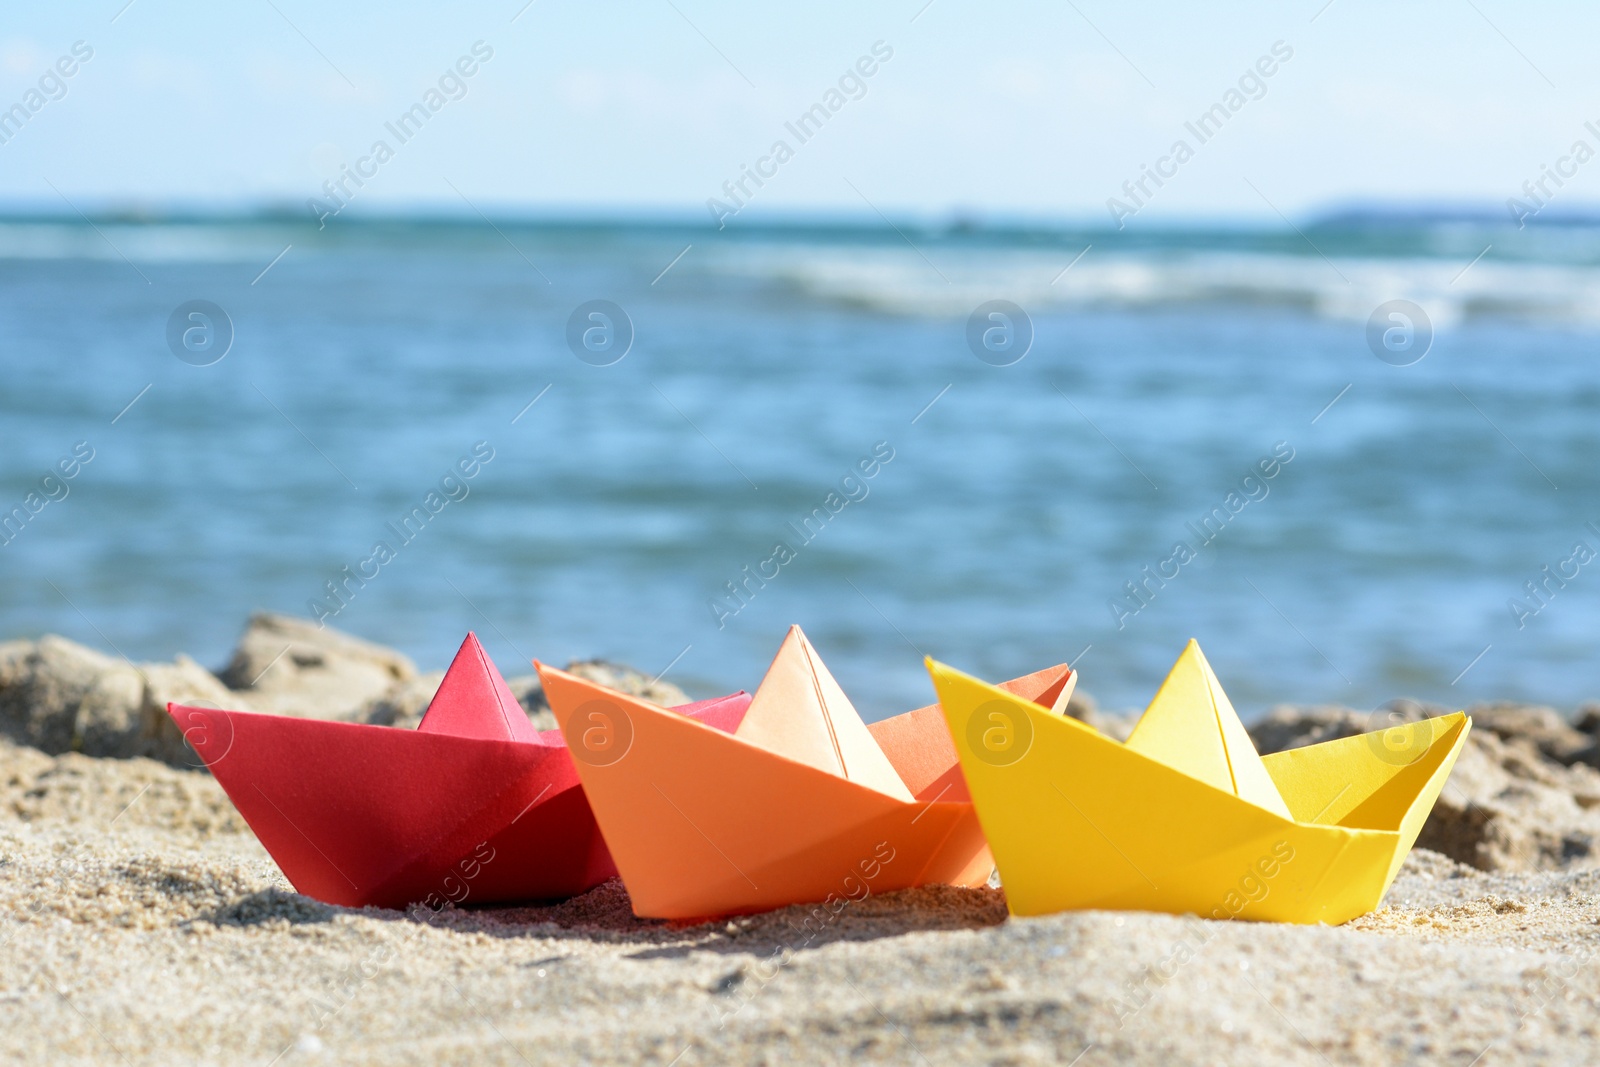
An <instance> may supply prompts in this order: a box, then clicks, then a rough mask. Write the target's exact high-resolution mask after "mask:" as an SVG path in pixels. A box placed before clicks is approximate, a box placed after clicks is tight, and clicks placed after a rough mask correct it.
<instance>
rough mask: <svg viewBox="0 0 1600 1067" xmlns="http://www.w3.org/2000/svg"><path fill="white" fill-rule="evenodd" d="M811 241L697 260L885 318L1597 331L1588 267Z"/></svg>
mask: <svg viewBox="0 0 1600 1067" xmlns="http://www.w3.org/2000/svg"><path fill="white" fill-rule="evenodd" d="M1074 255H1075V253H1072V252H1070V251H1054V250H1052V251H1048V252H1046V251H1041V250H1031V249H1030V250H995V249H981V250H974V249H960V250H952V249H948V248H945V249H930V250H928V251H926V252H922V251H918V250H917V249H914V248H911V247H907V248H905V249H903V250H901V249H893V248H859V247H855V248H844V247H839V248H819V247H816V246H809V247H808V246H803V245H798V244H796V245H785V246H781V247H767V248H743V249H732V250H728V252H726V253H725V254H723V255H722V256H720V257H717V258H716V259H715V260H712V261H710V262H708V263H707V264H706V265H704V268H703V269H707V270H711V271H714V272H721V271H726V272H729V273H736V274H739V275H741V276H744V277H746V278H758V279H759V278H764V279H766V280H768V281H769V282H771V283H772V284H774V285H776V286H780V287H783V288H786V289H788V290H789V291H791V292H792V293H794V294H795V295H797V296H799V297H802V298H806V299H812V300H818V301H822V302H826V303H833V304H839V305H845V306H851V307H858V308H862V309H866V310H871V311H877V312H883V313H887V314H893V315H905V316H920V317H933V318H950V317H961V316H965V315H967V314H970V313H971V311H972V309H973V308H974V307H976V306H977V305H978V304H980V303H982V302H984V301H986V300H993V299H1006V300H1011V301H1013V302H1015V303H1017V304H1019V305H1021V306H1022V307H1023V308H1025V309H1028V310H1030V311H1034V312H1040V311H1052V310H1060V311H1075V310H1086V309H1107V308H1161V307H1173V306H1183V305H1188V306H1193V305H1212V306H1218V307H1228V306H1255V307H1262V306H1266V307H1282V308H1289V309H1299V310H1301V311H1303V312H1305V313H1307V314H1310V315H1314V316H1317V317H1321V318H1328V319H1335V320H1341V321H1365V320H1366V319H1367V318H1368V317H1369V316H1370V315H1371V314H1372V311H1373V309H1374V308H1375V307H1377V306H1378V305H1379V304H1381V303H1383V302H1385V301H1388V300H1394V299H1406V300H1411V301H1414V302H1415V303H1417V304H1418V305H1420V306H1421V307H1422V308H1423V309H1424V310H1425V311H1426V312H1427V313H1428V315H1429V317H1430V319H1431V320H1432V322H1433V324H1434V326H1435V327H1436V328H1442V329H1447V328H1449V327H1451V326H1454V325H1457V324H1459V323H1461V322H1464V321H1467V320H1472V319H1482V318H1512V319H1527V320H1537V321H1541V322H1545V323H1550V324H1556V325H1563V326H1569V327H1574V328H1579V329H1585V330H1589V329H1596V328H1600V267H1593V266H1587V265H1583V266H1579V265H1565V264H1556V263H1529V262H1515V261H1491V260H1483V261H1479V262H1469V261H1454V260H1444V259H1438V258H1422V257H1415V258H1379V257H1334V258H1327V259H1324V258H1322V257H1319V256H1315V255H1311V256H1300V255H1286V254H1280V253H1258V252H1240V251H1189V250H1185V251H1171V250H1142V251H1139V252H1131V253H1130V252H1101V251H1100V250H1098V249H1095V248H1093V247H1090V248H1089V250H1088V251H1087V252H1086V253H1084V254H1083V255H1082V258H1080V259H1077V260H1076V261H1074Z"/></svg>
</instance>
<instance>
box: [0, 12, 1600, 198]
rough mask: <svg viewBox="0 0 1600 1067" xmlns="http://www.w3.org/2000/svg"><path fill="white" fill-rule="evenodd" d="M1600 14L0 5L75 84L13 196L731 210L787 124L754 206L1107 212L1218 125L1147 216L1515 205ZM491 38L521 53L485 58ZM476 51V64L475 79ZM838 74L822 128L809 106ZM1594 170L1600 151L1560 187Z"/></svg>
mask: <svg viewBox="0 0 1600 1067" xmlns="http://www.w3.org/2000/svg"><path fill="white" fill-rule="evenodd" d="M125 5H126V6H125ZM1597 31H1600V11H1597V10H1596V8H1594V7H1593V6H1592V5H1578V4H1570V5H1558V4H1542V5H1536V4H1526V3H1522V4H1514V3H1511V2H1509V0H1454V2H1441V3H1419V4H1407V5H1404V6H1403V7H1398V6H1397V5H1390V4H1380V3H1376V2H1372V0H1367V2H1361V0H1333V2H1332V3H1325V2H1324V0H1308V2H1293V3H1272V4H1268V3H1240V4H1229V5H1190V4H1176V3H1154V2H1152V3H1140V4H1113V3H1110V2H1108V0H1065V2H1063V3H1059V4H1048V5H1047V4H1043V3H1025V2H1009V0H1001V2H991V3H985V4H974V3H970V2H967V3H963V2H959V0H932V3H927V0H893V2H887V3H874V4H859V3H845V2H832V0H823V2H815V3H807V4H803V5H801V4H795V5H760V4H748V3H726V2H720V0H622V2H616V3H604V4H581V3H576V2H572V0H535V2H533V3H532V4H527V3H526V0H496V2H492V3H491V2H463V3H451V4H423V3H409V2H398V3H386V4H378V3H371V2H363V0H351V2H349V3H342V4H327V3H312V2H310V0H239V2H237V3H231V4H227V5H194V4H188V5H180V4H176V3H173V2H172V0H133V2H132V3H131V4H126V0H103V2H95V3H92V4H59V5H57V4H52V5H29V6H28V7H27V8H26V9H24V10H16V9H15V8H13V9H12V10H8V12H7V14H6V16H5V20H4V23H3V26H0V109H5V108H10V107H11V106H12V105H13V104H17V103H23V104H24V105H26V103H27V102H28V100H29V97H28V94H29V91H30V90H32V89H35V88H37V87H38V85H39V83H40V79H41V78H45V79H46V80H47V82H49V84H47V89H49V90H50V92H51V93H53V94H57V95H59V98H58V99H47V100H46V101H45V102H44V103H43V104H42V106H40V107H39V108H38V110H37V112H35V113H32V114H30V116H29V117H28V119H27V121H26V123H25V124H23V125H22V128H21V129H20V131H18V132H16V133H15V134H14V135H13V136H11V138H10V140H8V141H6V142H5V143H4V144H0V208H5V207H9V208H12V209H19V208H20V209H36V210H48V211H57V212H59V211H64V210H67V208H68V206H69V205H70V207H72V208H77V209H85V210H95V209H103V208H105V207H108V206H117V207H125V206H141V205H142V206H157V207H163V208H166V209H179V210H182V209H194V210H218V209H230V208H237V207H255V206H259V205H262V204H264V203H270V204H278V205H288V206H292V207H294V208H295V209H297V210H298V209H305V210H308V211H309V210H310V206H309V205H308V203H307V202H308V201H309V200H310V199H311V198H313V197H319V196H325V194H324V193H323V183H324V182H325V181H327V180H330V179H337V178H338V176H339V174H340V168H341V166H342V165H351V166H354V165H356V164H357V163H358V162H359V161H360V160H362V159H363V158H368V157H370V154H371V150H372V148H373V146H374V143H375V142H377V141H379V140H383V141H384V142H385V143H386V144H387V145H388V147H389V149H391V150H392V152H393V155H392V158H387V159H385V160H384V161H383V162H382V163H381V164H380V163H375V162H368V163H366V164H363V167H364V169H365V170H367V171H368V173H369V174H370V175H371V176H370V178H368V179H366V180H365V183H364V185H363V186H362V187H361V188H360V189H359V191H358V192H357V194H356V195H355V196H354V198H353V199H352V201H351V205H352V210H353V211H362V212H369V211H370V212H398V211H406V210H414V209H426V210H430V211H448V212H471V211H491V212H517V213H532V214H550V213H554V214H562V213H584V214H589V213H600V214H616V213H634V212H640V213H673V214H679V213H681V214H684V215H687V216H690V217H693V216H695V215H697V214H699V213H705V214H706V215H708V216H709V214H710V212H711V210H712V207H714V205H711V206H708V201H709V200H712V199H719V200H721V202H722V203H723V204H725V205H727V204H730V198H729V197H728V195H727V194H726V193H725V192H724V189H723V186H724V183H725V182H728V181H730V180H737V179H738V178H739V177H740V176H741V173H742V168H744V167H748V166H756V165H757V164H758V163H759V162H760V161H761V160H762V159H763V158H766V159H769V160H770V159H771V150H772V148H773V146H774V143H775V142H776V141H779V140H783V141H785V142H786V144H787V145H788V147H789V148H790V150H791V151H792V153H793V154H792V157H786V158H785V159H784V160H783V162H782V163H781V164H778V163H775V162H765V163H760V165H761V167H762V168H763V169H764V170H766V171H767V172H768V174H769V175H770V177H769V178H767V179H765V180H764V184H763V185H762V186H761V187H759V188H757V187H756V186H754V185H753V184H752V183H751V182H750V181H749V179H746V191H747V192H748V193H749V194H750V195H749V196H747V197H745V196H741V199H744V200H746V201H747V207H746V208H745V210H742V211H741V212H740V213H739V215H738V216H737V217H736V218H734V219H733V220H732V221H731V222H730V223H729V224H730V225H738V224H740V223H742V222H747V221H749V220H752V219H759V218H761V217H765V216H778V215H783V214H788V213H799V212H819V211H820V212H828V213H833V214H845V215H863V216H871V215H875V214H877V213H883V214H885V215H888V216H925V217H941V216H945V217H948V216H956V215H959V216H973V217H977V218H984V217H993V218H1002V217H1026V218H1043V219H1060V220H1071V221H1079V220H1082V221H1090V222H1097V221H1110V218H1111V208H1110V206H1108V203H1107V202H1108V200H1109V199H1111V198H1117V199H1120V200H1122V202H1123V203H1124V204H1131V201H1130V200H1129V198H1128V196H1129V194H1127V193H1125V192H1124V190H1123V184H1124V182H1128V181H1130V180H1132V181H1137V180H1138V179H1139V178H1140V176H1141V174H1142V167H1143V166H1145V165H1155V164H1157V162H1158V161H1159V160H1161V159H1162V158H1163V157H1167V156H1169V155H1170V150H1171V149H1172V147H1173V145H1174V142H1176V141H1178V140H1180V139H1182V140H1184V141H1186V143H1187V144H1188V146H1189V147H1190V148H1191V149H1192V152H1193V154H1192V157H1191V158H1187V159H1185V161H1184V162H1182V163H1181V165H1180V164H1177V163H1175V162H1168V163H1163V164H1161V165H1162V167H1163V168H1164V169H1167V170H1168V171H1169V173H1170V172H1172V171H1174V170H1175V173H1172V174H1171V176H1170V177H1169V178H1168V179H1166V180H1165V181H1164V184H1162V185H1161V186H1160V187H1157V186H1155V185H1153V184H1151V183H1150V181H1149V179H1146V191H1147V192H1148V193H1149V194H1150V195H1148V196H1141V197H1140V199H1141V200H1142V201H1144V202H1143V203H1140V204H1139V205H1138V206H1139V211H1138V212H1137V214H1136V216H1135V217H1132V218H1130V219H1125V220H1124V221H1125V224H1126V225H1131V226H1137V225H1150V224H1153V223H1161V222H1172V221H1177V220H1185V219H1228V220H1248V221H1255V222H1267V223H1273V222H1277V221H1278V220H1279V218H1280V216H1283V217H1288V218H1291V219H1298V218H1303V217H1305V216H1307V215H1308V214H1313V213H1315V212H1317V211H1320V210H1324V209H1326V208H1327V207H1329V206H1331V205H1337V204H1342V203H1347V202H1350V201H1352V200H1374V199H1379V200H1386V201H1423V200H1426V201H1434V202H1437V201H1441V200H1444V201H1452V202H1458V201H1459V202H1472V203H1475V204H1483V205H1488V206H1490V207H1492V208H1503V207H1504V205H1505V201H1506V199H1507V198H1508V197H1511V196H1515V195H1520V190H1521V187H1522V184H1523V183H1524V182H1525V181H1528V180H1530V179H1537V178H1538V177H1539V176H1540V174H1541V166H1542V165H1553V164H1554V163H1555V162H1556V160H1557V159H1558V158H1559V157H1561V156H1563V155H1565V154H1566V153H1567V152H1568V150H1569V149H1570V147H1571V146H1572V143H1573V142H1574V140H1576V139H1578V138H1580V137H1582V138H1586V139H1588V140H1589V141H1590V143H1591V144H1594V145H1596V146H1600V136H1596V135H1595V134H1592V133H1589V132H1587V131H1586V130H1585V128H1584V123H1585V121H1587V120H1591V119H1593V120H1596V125H1597V128H1600V94H1597V93H1596V91H1595V90H1596V89H1597V88H1600V68H1597V67H1596V65H1595V64H1594V63H1593V61H1592V57H1591V56H1590V55H1589V54H1588V53H1589V49H1590V45H1591V44H1592V42H1593V41H1595V40H1597V39H1600V33H1597ZM76 42H83V46H87V48H89V49H92V53H93V54H92V57H91V58H89V59H88V60H87V61H84V62H82V63H80V64H79V65H78V66H77V69H76V71H75V73H73V75H72V76H71V77H70V78H65V79H62V82H61V83H60V84H61V85H62V86H64V93H57V87H56V85H55V83H53V82H51V81H50V74H49V72H50V71H51V70H53V69H54V65H55V64H56V63H57V61H58V60H59V59H60V58H61V57H64V56H70V55H71V53H72V50H73V47H74V45H75V43H76ZM479 42H481V44H479ZM475 44H476V45H477V46H478V49H479V52H480V54H482V53H486V52H487V53H492V54H491V55H490V56H489V58H487V59H486V60H483V61H481V62H476V63H475V64H474V62H473V61H472V60H473V47H474V45H475ZM83 46H80V50H82V47H83ZM875 46H876V47H877V49H878V50H879V53H880V54H883V53H885V52H887V53H890V55H889V57H888V58H887V59H884V60H881V61H875V60H874V58H873V50H874V47H875ZM1275 47H1276V49H1277V57H1276V58H1275V57H1274V48H1275ZM1286 54H1287V56H1288V58H1282V57H1283V56H1284V55H1286ZM463 57H467V60H468V61H467V62H465V63H464V66H465V67H472V68H473V69H474V73H473V74H472V75H471V76H470V77H462V78H460V80H459V82H456V81H454V80H453V78H452V76H451V75H450V74H449V73H448V72H450V71H451V70H452V68H453V67H454V65H456V64H457V63H458V62H459V61H462V59H463ZM858 63H862V64H863V66H864V68H872V69H873V73H872V74H871V76H870V77H861V76H860V75H859V72H856V73H855V74H854V75H851V73H850V72H852V71H855V69H856V67H857V64H858ZM1258 64H1264V66H1265V67H1270V68H1272V69H1273V73H1272V74H1271V76H1270V77H1261V78H1260V79H1259V81H1256V80H1255V78H1254V76H1252V75H1251V73H1250V72H1252V71H1253V70H1255V69H1256V68H1257V65H1258ZM67 65H68V66H71V63H68V64H67ZM441 77H444V78H445V79H446V89H447V93H448V94H453V95H455V96H458V97H459V98H458V99H448V100H447V101H446V102H444V103H443V104H442V106H440V107H439V109H438V110H437V111H436V112H430V113H429V118H428V121H427V123H426V125H425V127H424V128H423V129H422V130H420V131H419V132H416V134H415V136H414V137H411V138H410V139H408V140H407V141H405V142H404V143H401V142H400V140H399V139H398V138H396V137H395V136H394V134H393V133H391V132H390V131H388V129H387V128H386V126H385V124H386V123H392V122H393V121H394V120H395V119H396V118H397V117H398V116H399V115H400V114H402V113H404V112H405V111H406V110H407V109H409V108H410V107H411V106H412V105H414V104H417V103H419V102H424V103H426V101H427V93H428V91H429V90H430V89H437V88H438V86H439V82H440V79H441ZM841 77H843V78H845V90H844V91H843V92H840V93H839V94H838V95H837V96H835V97H833V98H832V99H833V101H835V102H838V103H839V106H838V107H837V110H836V111H830V112H829V118H828V121H827V122H826V124H825V125H824V126H823V128H822V129H820V130H818V131H816V132H815V135H814V136H812V137H810V138H809V139H807V140H805V141H804V142H803V143H802V142H801V141H800V139H799V138H798V137H796V136H795V135H794V134H793V133H791V132H790V131H788V129H787V128H786V126H785V123H790V122H793V121H794V120H795V119H797V118H798V117H799V116H800V115H801V114H803V113H804V112H806V111H807V109H808V108H810V107H811V106H812V105H814V104H818V103H823V104H824V106H826V105H827V104H828V103H829V102H830V101H829V97H828V94H829V91H830V90H836V89H838V87H839V84H840V79H841ZM1241 77H1244V78H1246V83H1247V84H1246V90H1245V91H1243V92H1240V93H1239V95H1238V96H1236V97H1234V98H1233V99H1234V100H1236V101H1242V106H1239V107H1238V109H1237V110H1236V111H1231V112H1229V113H1228V118H1227V121H1226V123H1225V124H1223V126H1222V129H1221V130H1220V131H1217V132H1216V133H1215V135H1214V136H1212V137H1210V138H1208V139H1207V140H1206V141H1205V142H1204V143H1201V142H1200V140H1199V139H1198V138H1197V137H1196V136H1195V135H1194V134H1193V133H1192V132H1190V131H1188V130H1187V128H1186V126H1185V123H1186V122H1193V121H1195V119H1196V118H1197V117H1198V116H1199V115H1201V114H1202V113H1204V112H1205V111H1206V110H1207V109H1208V108H1210V107H1211V106H1212V105H1214V104H1217V103H1219V102H1221V103H1224V104H1226V102H1227V94H1228V93H1229V91H1230V90H1235V89H1238V87H1239V82H1240V79H1241ZM1258 85H1259V89H1258V88H1257V86H1258ZM458 87H459V88H458ZM447 93H441V94H440V96H439V97H436V98H435V100H446V96H447ZM44 95H45V94H40V95H36V96H34V97H33V98H32V99H33V100H34V101H38V100H40V99H41V97H43V96H44ZM1569 169H1570V167H1569ZM774 171H775V173H773V172H774ZM347 188H351V189H353V188H354V186H353V185H350V184H349V182H348V180H347ZM1548 188H1550V189H1552V190H1554V187H1553V186H1549V187H1548ZM1597 192H1600V162H1594V163H1592V164H1589V165H1588V167H1587V168H1579V169H1578V172H1577V174H1576V176H1574V177H1571V178H1570V179H1568V180H1567V183H1566V185H1565V186H1564V187H1563V188H1561V189H1560V190H1559V191H1557V197H1558V198H1559V199H1560V200H1562V201H1565V202H1567V203H1570V204H1572V205H1575V206H1577V205H1581V204H1582V203H1583V202H1584V201H1594V200H1597V199H1600V196H1597V195H1596V194H1597Z"/></svg>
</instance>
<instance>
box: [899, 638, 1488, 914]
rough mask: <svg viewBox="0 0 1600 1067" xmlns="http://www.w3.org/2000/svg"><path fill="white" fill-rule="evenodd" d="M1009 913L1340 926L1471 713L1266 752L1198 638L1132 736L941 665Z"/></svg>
mask: <svg viewBox="0 0 1600 1067" xmlns="http://www.w3.org/2000/svg"><path fill="white" fill-rule="evenodd" d="M928 670H929V673H931V674H932V675H933V684H934V688H935V689H936V690H937V692H938V694H939V700H940V702H941V704H942V706H943V707H944V712H945V718H946V719H947V720H948V722H949V727H950V733H951V736H952V737H953V738H954V740H955V744H956V750H957V751H958V752H959V753H960V756H961V767H962V769H963V770H964V771H965V772H966V778H967V784H968V786H969V787H970V789H971V790H972V797H973V803H974V805H975V807H976V808H977V812H978V818H979V821H980V822H981V823H982V824H983V830H984V833H985V834H986V835H987V836H988V839H989V845H990V847H991V848H992V849H993V850H994V857H995V864H996V866H997V867H998V869H999V871H1000V879H1001V883H1002V884H1003V885H1004V886H1005V890H1006V899H1007V902H1008V903H1009V905H1010V908H1011V912H1012V914H1013V915H1041V914H1045V913H1048V912H1056V911H1064V910H1069V909H1077V908H1108V909H1122V910H1134V911H1162V912H1170V913H1173V914H1195V915H1202V916H1209V917H1213V918H1220V919H1226V918H1240V919H1260V920H1269V921H1276V922H1294V923H1317V922H1322V923H1342V922H1346V921H1348V920H1350V919H1353V918H1355V917H1356V916H1358V915H1363V914H1365V913H1366V912H1369V911H1371V910H1372V909H1373V908H1375V907H1377V906H1378V903H1379V901H1381V900H1382V899H1383V894H1384V893H1385V892H1386V891H1387V890H1388V888H1389V884H1390V883H1391V882H1392V881H1394V877H1395V874H1396V873H1397V872H1398V871H1399V869H1400V864H1401V862H1402V861H1404V859H1405V857H1406V853H1407V852H1409V851H1410V850H1411V846H1412V843H1413V842H1415V841H1416V839H1417V834H1418V832H1419V831H1420V830H1421V829H1422V824H1423V822H1424V820H1426V819H1427V817H1428V812H1429V811H1430V810H1432V808H1433V802H1434V800H1435V799H1436V798H1437V797H1438V795H1439V791H1440V790H1441V789H1442V788H1444V783H1445V779H1446V778H1448V777H1449V774H1450V769H1451V767H1453V766H1454V765H1455V761H1456V757H1457V756H1458V755H1459V754H1460V752H1461V749H1462V746H1463V745H1464V744H1465V743H1466V739H1467V732H1468V730H1470V729H1471V726H1472V722H1471V720H1470V719H1469V718H1467V716H1466V715H1465V714H1464V713H1461V712H1457V713H1455V714H1453V715H1442V716H1439V717H1437V718H1433V719H1425V720H1423V721H1421V722H1416V723H1410V724H1408V725H1405V726H1398V727H1394V728H1392V729H1389V730H1383V731H1379V732H1376V733H1370V734H1361V735H1359V736H1356V737H1347V738H1343V739H1340V740H1337V741H1327V742H1324V743H1322V744H1319V745H1310V746H1307V747H1305V748H1298V749H1292V750H1290V751H1288V752H1279V753H1275V754H1273V755H1270V756H1267V757H1265V758H1263V757H1261V756H1259V755H1257V754H1256V750H1255V746H1254V745H1253V744H1252V743H1251V741H1250V736H1249V734H1247V733H1246V732H1245V729H1244V725H1243V724H1242V723H1241V722H1240V721H1239V717H1238V715H1237V714H1236V713H1235V712H1234V710H1233V705H1232V704H1230V703H1229V702H1228V698H1227V696H1226V695H1225V694H1224V693H1223V692H1222V687H1221V685H1220V684H1218V682H1217V678H1216V675H1215V674H1213V673H1212V671H1211V666H1210V665H1209V664H1208V663H1207V662H1206V659H1205V656H1203V655H1202V654H1201V652H1200V647H1199V646H1198V645H1197V644H1195V643H1194V642H1193V641H1190V642H1189V645H1188V647H1187V648H1185V649H1184V651H1183V654H1182V655H1181V656H1180V657H1179V658H1178V662H1177V664H1176V665H1175V666H1174V667H1173V668H1172V673H1171V674H1169V675H1168V676H1167V680H1166V682H1165V683H1164V684H1163V685H1162V687H1161V690H1160V692H1158V693H1157V694H1156V697H1155V700H1154V701H1152V702H1151V704H1150V706H1149V708H1147V709H1146V710H1145V713H1144V715H1143V717H1141V718H1140V720H1139V723H1138V726H1137V727H1135V729H1134V731H1133V733H1132V735H1131V736H1130V737H1129V738H1128V740H1127V743H1126V744H1124V743H1121V742H1118V741H1115V740H1113V739H1112V738H1109V737H1106V736H1104V735H1103V734H1101V733H1099V732H1098V731H1096V730H1094V729H1092V728H1090V727H1088V726H1086V725H1084V724H1083V723H1080V722H1077V721H1075V720H1072V719H1068V718H1064V717H1061V716H1053V715H1049V714H1047V713H1044V712H1042V710H1041V709H1039V708H1037V707H1035V706H1034V705H1032V704H1029V703H1028V702H1027V701H1025V700H1019V699H1017V698H1016V697H1015V696H1014V695H1012V694H1010V693H1007V692H1005V691H1004V690H1002V689H1000V688H999V687H996V686H992V685H988V684H985V683H984V682H981V681H979V680H977V679H976V678H971V677H968V676H967V675H965V674H962V673H961V672H959V671H956V670H953V669H951V668H949V667H946V666H944V665H943V664H940V663H935V662H934V661H932V660H929V661H928Z"/></svg>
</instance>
